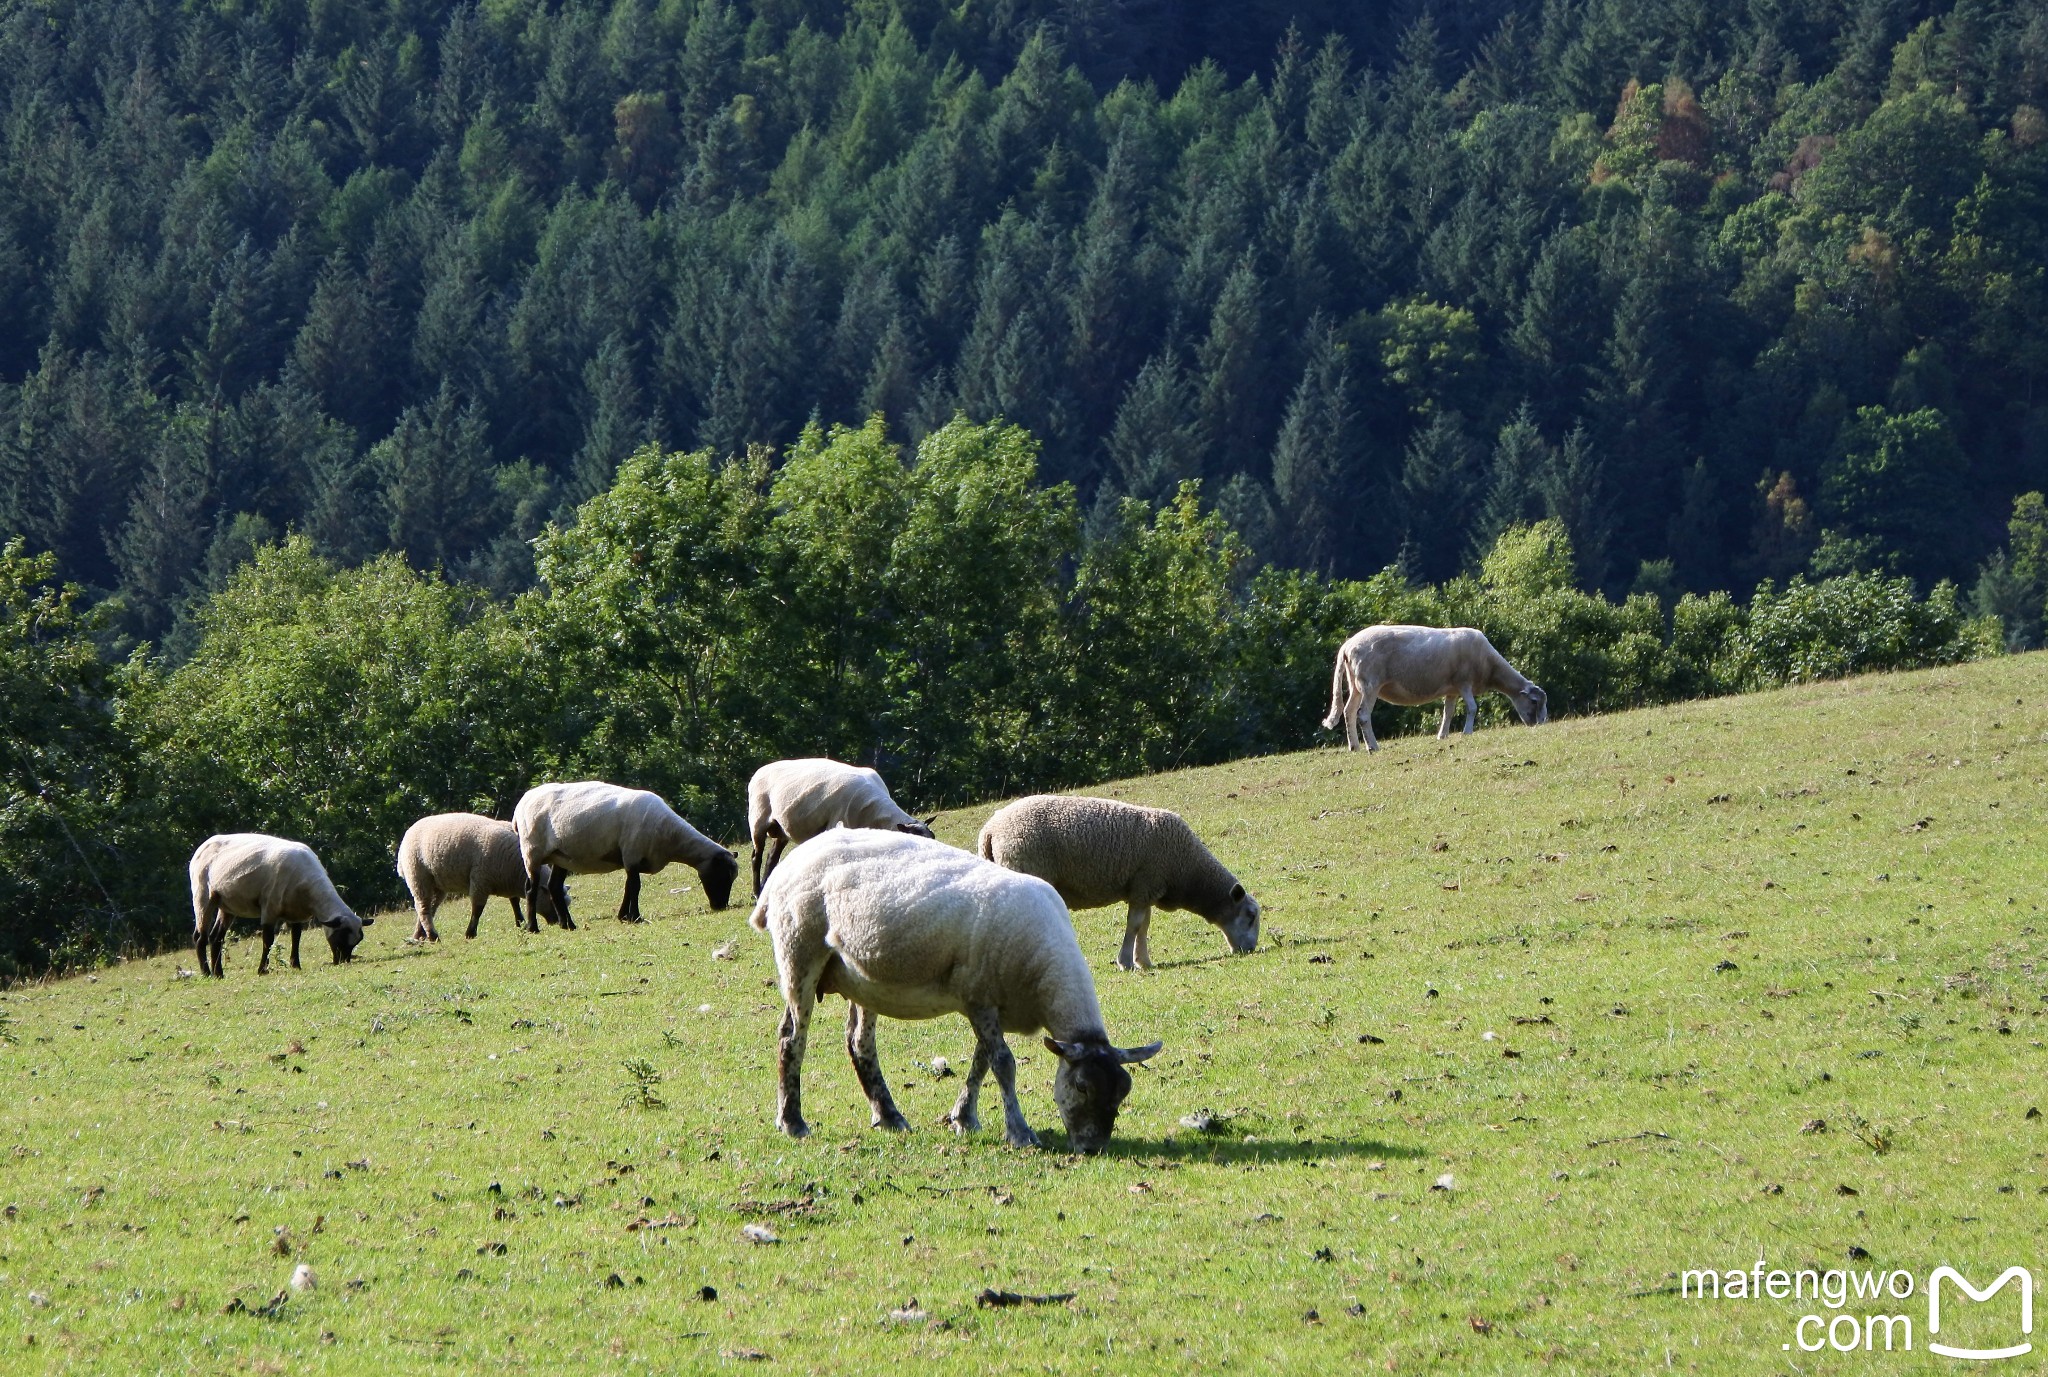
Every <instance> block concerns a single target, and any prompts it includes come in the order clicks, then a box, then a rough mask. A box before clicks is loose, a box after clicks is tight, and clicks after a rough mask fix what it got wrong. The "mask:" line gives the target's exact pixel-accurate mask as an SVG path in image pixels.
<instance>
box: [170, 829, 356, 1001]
mask: <svg viewBox="0 0 2048 1377" xmlns="http://www.w3.org/2000/svg"><path fill="white" fill-rule="evenodd" d="M188 869H189V871H190V874H191V877H192V949H193V950H194V951H195V952H197V953H198V955H199V973H200V974H201V975H214V976H223V975H225V974H226V971H225V970H223V969H222V967H221V948H222V947H223V946H224V945H226V943H227V939H228V919H230V918H254V919H255V920H256V921H257V922H258V923H259V924H261V925H262V928H263V959H262V960H261V961H260V962H258V963H257V966H256V974H258V975H268V974H270V947H271V944H272V943H273V942H275V941H276V940H277V930H278V928H280V927H289V928H290V929H291V930H292V969H293V970H297V969H299V935H300V934H301V933H303V932H304V931H305V930H306V928H307V927H308V926H309V925H310V926H312V927H318V928H325V929H326V931H327V946H328V949H329V950H330V951H331V952H333V954H334V960H335V963H336V964H337V965H338V964H340V963H341V962H343V961H348V960H352V959H353V957H354V953H355V949H356V947H357V946H358V945H359V944H361V942H362V940H363V929H364V928H367V927H368V926H370V924H372V923H374V922H376V921H377V920H376V919H374V918H358V917H357V916H356V914H355V912H354V910H352V909H350V908H349V906H348V905H347V904H345V903H343V902H342V900H341V896H340V895H339V894H337V893H335V891H334V882H333V881H332V880H330V879H328V878H327V867H326V866H324V865H322V864H320V858H319V857H318V856H316V855H314V854H313V848H311V847H310V846H307V845H306V844H305V843H304V842H295V841H286V840H285V839H284V838H282V837H269V836H265V835H264V834H263V833H261V832H229V833H225V834H223V835H220V836H215V837H208V838H207V839H206V840H205V841H203V842H201V843H199V846H198V848H197V849H196V850H194V851H193V853H192V861H191V864H190V866H189V867H188ZM209 949H210V950H211V952H212V960H211V961H210V962H209V961H208V957H207V953H208V951H209Z"/></svg>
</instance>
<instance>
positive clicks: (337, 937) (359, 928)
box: [327, 918, 377, 966]
mask: <svg viewBox="0 0 2048 1377" xmlns="http://www.w3.org/2000/svg"><path fill="white" fill-rule="evenodd" d="M376 921H377V920H376V919H374V918H365V919H363V920H362V923H361V924H360V925H357V924H355V923H352V922H349V921H348V920H346V919H337V920H335V921H334V922H331V923H329V924H328V925H327V950H328V951H329V952H331V953H332V954H333V956H334V964H335V965H337V966H339V965H340V964H341V963H342V962H344V961H353V960H355V952H356V948H357V947H359V946H361V945H362V943H363V928H366V927H368V926H369V925H370V924H371V923H374V922H376Z"/></svg>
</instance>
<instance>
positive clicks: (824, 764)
mask: <svg viewBox="0 0 2048 1377" xmlns="http://www.w3.org/2000/svg"><path fill="white" fill-rule="evenodd" d="M935 821H937V819H936V818H935V817H934V818H929V819H926V820H924V821H922V822H920V821H919V820H918V819H917V818H915V817H912V816H911V815H910V814H909V813H906V812H904V811H903V809H901V808H900V807H898V806H897V804H896V800H895V799H893V798H891V797H890V796H889V786H888V785H886V784H884V783H882V777H881V775H879V774H877V773H876V772H875V771H873V770H871V769H869V768H868V767H867V766H865V765H847V764H844V763H842V762H840V761H837V760H827V759H824V758H823V757H813V758H811V759H807V760H777V761H775V762H773V763H772V764H768V765H763V766H762V767H761V768H760V769H758V770H756V771H754V777H753V778H752V779H751V780H749V781H748V782H747V831H748V833H749V834H751V836H752V837H753V841H754V893H756V894H759V893H760V892H761V881H762V880H763V879H765V878H766V877H767V876H769V875H773V874H774V873H775V864H776V862H777V861H779V860H781V859H782V849H783V848H784V847H785V846H801V845H803V844H804V843H805V842H807V841H809V840H810V839H811V838H812V837H815V836H817V835H818V834H819V833H820V832H828V831H830V830H831V829H832V828H834V827H871V828H874V829H876V830H878V831H883V832H907V833H909V834H910V835H911V836H914V837H929V836H931V834H932V828H931V824H932V823H933V822H935ZM771 840H772V841H773V842H774V843H775V846H774V849H773V850H772V851H769V852H768V859H767V865H766V866H765V868H764V867H763V865H762V860H761V853H762V852H763V850H765V849H766V848H767V844H768V843H769V841H771Z"/></svg>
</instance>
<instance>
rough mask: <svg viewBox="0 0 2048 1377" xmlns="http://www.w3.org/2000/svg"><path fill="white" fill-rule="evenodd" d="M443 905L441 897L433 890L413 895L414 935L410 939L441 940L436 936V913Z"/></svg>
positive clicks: (418, 940) (421, 940) (415, 940)
mask: <svg viewBox="0 0 2048 1377" xmlns="http://www.w3.org/2000/svg"><path fill="white" fill-rule="evenodd" d="M440 907H441V898H440V896H439V895H438V894H435V893H433V892H432V891H426V892H423V893H419V894H415V895H413V896H412V936H411V937H410V938H408V939H407V940H408V941H413V942H425V941H428V940H430V939H431V940H434V941H439V940H440V939H439V938H436V937H434V914H435V913H436V912H437V911H439V909H440Z"/></svg>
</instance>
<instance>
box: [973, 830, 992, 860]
mask: <svg viewBox="0 0 2048 1377" xmlns="http://www.w3.org/2000/svg"><path fill="white" fill-rule="evenodd" d="M974 849H975V850H976V851H979V852H980V853H981V858H982V859H983V860H985V861H992V860H994V859H995V858H996V843H995V838H993V837H991V836H989V834H988V829H987V828H986V827H984V828H982V829H981V835H980V836H979V837H976V838H975V839H974Z"/></svg>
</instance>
